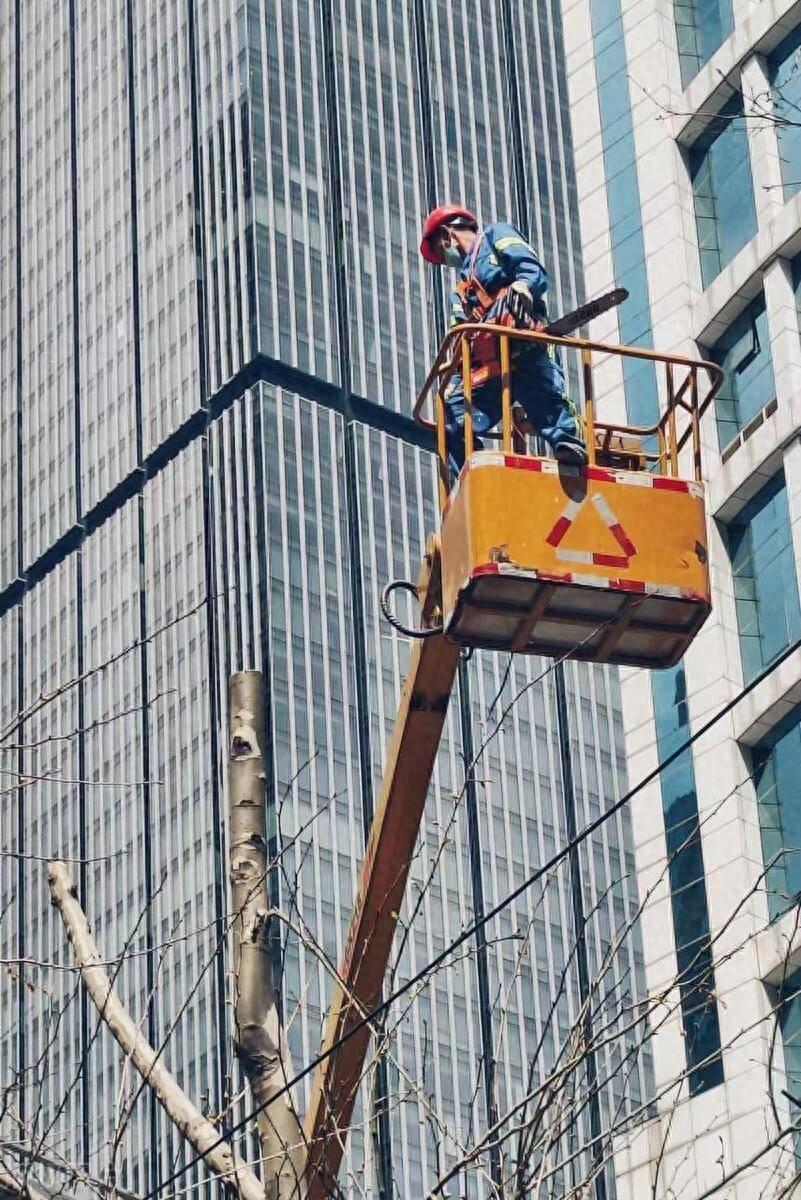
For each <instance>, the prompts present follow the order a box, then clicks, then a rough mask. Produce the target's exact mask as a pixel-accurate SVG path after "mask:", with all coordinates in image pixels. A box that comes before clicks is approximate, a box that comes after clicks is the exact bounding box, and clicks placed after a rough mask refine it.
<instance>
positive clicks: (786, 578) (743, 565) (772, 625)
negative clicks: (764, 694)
mask: <svg viewBox="0 0 801 1200" xmlns="http://www.w3.org/2000/svg"><path fill="white" fill-rule="evenodd" d="M728 540H729V555H730V557H731V567H732V574H733V577H734V598H735V603H736V607H737V624H738V627H739V631H740V652H741V654H742V660H743V675H744V677H745V679H746V680H749V679H753V677H754V676H755V675H757V674H758V673H759V672H760V671H761V670H762V668H763V667H765V666H767V665H768V663H770V662H771V661H772V660H773V659H774V658H775V657H776V655H777V654H780V653H781V651H782V650H783V649H784V648H785V647H786V646H788V645H789V644H790V642H792V641H794V640H795V639H796V638H797V637H798V636H799V635H801V610H800V609H799V604H798V583H797V580H796V572H795V557H794V555H793V543H792V538H791V534H790V514H789V510H788V507H787V492H786V490H785V486H784V473H783V472H782V471H780V472H779V473H778V475H774V477H773V479H771V480H770V481H769V482H768V483H767V484H765V486H764V487H763V488H762V489H761V491H759V492H758V493H757V494H756V496H754V498H753V500H751V501H749V503H748V504H747V505H746V506H745V508H744V509H743V510H742V512H741V513H740V514H739V515H738V517H737V518H736V520H734V521H732V523H731V524H730V525H729V529H728Z"/></svg>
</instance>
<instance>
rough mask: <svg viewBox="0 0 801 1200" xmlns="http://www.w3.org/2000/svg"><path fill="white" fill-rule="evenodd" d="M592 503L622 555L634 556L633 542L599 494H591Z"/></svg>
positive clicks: (634, 547)
mask: <svg viewBox="0 0 801 1200" xmlns="http://www.w3.org/2000/svg"><path fill="white" fill-rule="evenodd" d="M592 502H593V504H594V505H595V507H596V509H597V510H598V512H599V513H600V514H601V519H602V521H603V523H604V525H606V527H607V529H608V530H609V532H610V533H611V534H612V536H613V537H614V539H615V541H616V542H617V544H618V546H620V549H621V550H622V551H623V553H624V554H627V555H628V556H629V557H631V555H632V554H636V553H637V548H636V546H635V545H634V542H632V540H631V538H630V537H629V535H628V534H627V533H626V531H625V529H624V528H623V526H622V525H621V524H620V522H619V521H618V519H617V517H616V516H615V514H614V513H613V512H612V510H611V508H610V507H609V505H608V503H607V501H606V500H605V499H604V498H603V496H602V495H601V493H600V492H593V494H592Z"/></svg>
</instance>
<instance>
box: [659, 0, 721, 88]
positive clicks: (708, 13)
mask: <svg viewBox="0 0 801 1200" xmlns="http://www.w3.org/2000/svg"><path fill="white" fill-rule="evenodd" d="M673 16H674V20H675V22H676V40H677V41H678V46H679V63H680V65H681V82H682V86H683V87H687V84H688V83H689V82H690V80H691V79H693V78H694V77H695V76H696V75H697V74H698V72H699V71H700V70H701V67H702V66H703V65H704V63H705V62H708V61H709V59H710V58H711V57H712V55H713V54H714V53H715V51H716V50H717V48H718V46H720V45H722V44H723V42H724V41H725V40H726V38H727V37H728V36H729V34H730V33H731V31H732V28H733V25H734V18H733V14H732V6H731V0H673Z"/></svg>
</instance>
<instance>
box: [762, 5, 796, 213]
mask: <svg viewBox="0 0 801 1200" xmlns="http://www.w3.org/2000/svg"><path fill="white" fill-rule="evenodd" d="M769 68H770V82H771V87H772V88H773V102H774V112H775V116H776V118H777V121H778V122H779V123H778V124H777V127H776V136H777V137H778V139H779V158H780V160H781V169H782V183H783V185H784V199H785V200H789V199H790V197H791V196H794V195H795V194H796V192H797V191H799V189H801V127H800V126H799V123H798V111H799V105H801V27H799V28H798V29H794V30H793V32H792V33H791V34H790V36H789V37H788V38H785V40H784V41H783V42H782V43H781V45H780V46H779V47H778V48H777V49H776V50H775V51H774V52H773V54H772V55H771V57H770V63H769ZM782 119H786V120H787V122H788V124H786V125H782V124H781V121H782Z"/></svg>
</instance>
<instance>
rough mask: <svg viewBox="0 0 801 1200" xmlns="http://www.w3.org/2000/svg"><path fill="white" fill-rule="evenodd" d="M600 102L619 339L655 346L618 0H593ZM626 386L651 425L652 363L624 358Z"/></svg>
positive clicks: (654, 407)
mask: <svg viewBox="0 0 801 1200" xmlns="http://www.w3.org/2000/svg"><path fill="white" fill-rule="evenodd" d="M590 15H591V21H592V33H593V49H594V51H595V70H596V76H597V81H598V107H599V110H600V116H601V140H602V144H603V156H604V171H605V174H606V197H607V205H608V208H609V227H610V234H611V239H612V262H613V264H614V269H615V282H616V283H617V285H618V286H619V287H625V288H628V291H629V299H628V300H627V301H626V302H625V304H623V306H622V307H621V309H620V310H619V314H618V321H619V330H620V340H621V342H623V343H625V344H627V345H639V346H646V347H651V346H652V345H653V339H652V336H651V316H650V310H649V303H648V277H647V275H646V271H645V245H644V242H643V236H642V218H641V214H640V190H639V185H638V181H637V169H636V166H635V161H634V137H633V134H632V125H631V102H630V98H629V78H628V71H627V65H626V47H625V43H624V40H623V22H622V19H621V14H620V0H590ZM623 368H624V373H623V386H624V391H625V396H626V411H627V413H628V417H629V420H630V421H632V422H633V423H634V424H637V425H652V424H653V423H654V421H655V420H656V419H657V416H658V414H659V400H658V394H657V387H656V372H655V370H654V364H653V363H651V362H647V363H644V364H638V365H637V369H636V371H635V370H634V369H633V362H632V360H630V359H627V360H625V361H624V364H623Z"/></svg>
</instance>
